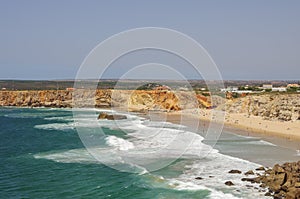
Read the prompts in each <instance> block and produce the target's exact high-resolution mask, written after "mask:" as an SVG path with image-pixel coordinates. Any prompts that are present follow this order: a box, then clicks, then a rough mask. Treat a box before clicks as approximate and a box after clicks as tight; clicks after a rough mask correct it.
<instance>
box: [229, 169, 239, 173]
mask: <svg viewBox="0 0 300 199" xmlns="http://www.w3.org/2000/svg"><path fill="white" fill-rule="evenodd" d="M228 173H232V174H241V173H242V172H241V171H240V170H236V169H233V170H230V171H229V172H228Z"/></svg>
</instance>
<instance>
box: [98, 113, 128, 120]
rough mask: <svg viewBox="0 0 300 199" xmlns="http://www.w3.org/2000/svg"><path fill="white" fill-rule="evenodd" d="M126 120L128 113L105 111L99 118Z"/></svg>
mask: <svg viewBox="0 0 300 199" xmlns="http://www.w3.org/2000/svg"><path fill="white" fill-rule="evenodd" d="M103 119H107V120H125V119H127V117H126V115H118V114H108V113H105V112H101V113H100V114H99V116H98V120H103Z"/></svg>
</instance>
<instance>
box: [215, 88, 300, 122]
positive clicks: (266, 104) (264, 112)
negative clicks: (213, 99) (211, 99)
mask: <svg viewBox="0 0 300 199" xmlns="http://www.w3.org/2000/svg"><path fill="white" fill-rule="evenodd" d="M218 109H222V110H226V111H227V112H229V113H245V114H247V115H248V116H251V115H253V116H261V117H263V118H264V119H266V120H281V121H297V120H300V94H264V95H255V96H254V95H250V96H246V97H242V98H237V99H231V100H228V101H227V102H226V104H225V105H221V106H219V107H218Z"/></svg>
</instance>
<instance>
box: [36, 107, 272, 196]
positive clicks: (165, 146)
mask: <svg viewBox="0 0 300 199" xmlns="http://www.w3.org/2000/svg"><path fill="white" fill-rule="evenodd" d="M79 116H80V117H79V118H77V120H76V122H69V123H52V124H44V125H36V126H35V128H39V129H55V130H66V129H74V128H75V126H80V127H87V128H99V127H107V128H111V129H118V128H120V129H122V130H123V131H124V132H126V133H127V134H128V135H129V138H128V139H123V138H119V137H116V136H108V137H106V138H105V141H106V144H107V145H108V146H109V147H108V148H98V149H92V150H91V151H92V154H93V152H94V154H98V155H97V156H95V157H96V158H97V159H98V160H99V161H101V162H103V163H105V164H110V163H112V164H115V163H125V164H129V165H133V166H136V165H134V164H138V165H140V168H144V167H145V168H147V164H148V163H149V164H150V163H153V160H155V161H160V160H164V159H172V158H173V159H176V158H178V157H181V158H185V159H193V163H191V164H189V165H185V167H184V168H183V169H184V174H182V175H180V176H179V177H177V178H173V179H171V180H170V181H169V185H170V186H171V187H173V188H175V189H178V190H201V189H203V190H205V189H208V190H210V191H211V194H210V198H214V199H215V198H248V199H252V198H253V199H254V198H255V199H256V198H264V195H263V194H264V193H258V191H257V190H254V188H253V189H252V188H247V187H246V186H245V185H246V184H247V183H248V182H243V181H241V178H242V177H243V176H242V174H229V173H228V171H229V170H231V169H238V170H241V171H243V172H246V171H248V170H253V169H255V168H257V167H259V166H260V165H257V164H255V163H251V162H249V161H246V160H242V159H239V158H234V157H231V156H227V155H223V154H220V153H219V152H218V151H217V150H215V149H213V148H212V147H210V146H209V145H206V144H204V143H202V141H203V137H201V136H200V135H198V134H195V133H193V132H189V131H186V130H185V129H184V126H181V125H174V124H171V123H161V124H160V123H159V122H150V121H148V120H145V119H142V118H140V117H137V116H132V115H128V114H127V115H126V116H127V118H128V119H126V120H119V121H109V120H96V118H95V117H94V115H91V114H86V113H83V112H81V113H80V114H79ZM162 127H163V128H162ZM250 142H252V141H250ZM253 144H269V143H265V142H264V141H262V140H260V141H253ZM89 150H90V149H89ZM91 151H90V152H91ZM115 151H119V152H120V153H119V152H118V153H115ZM111 154H113V155H111ZM35 158H46V159H50V160H54V161H58V162H81V163H82V162H92V163H96V162H97V161H96V160H95V159H93V158H91V155H90V154H89V153H88V152H87V151H81V150H69V151H65V152H60V153H53V154H44V155H41V154H38V155H35ZM133 160H136V161H133ZM128 161H129V162H128ZM144 171H145V172H147V170H146V169H144ZM198 176H201V177H202V178H204V180H195V177H198ZM209 176H214V177H209ZM226 181H232V182H233V183H234V184H235V186H232V187H228V186H226V185H225V184H224V183H225V182H226ZM236 189H238V190H240V192H236V191H235V190H236Z"/></svg>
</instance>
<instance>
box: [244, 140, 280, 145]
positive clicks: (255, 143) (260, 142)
mask: <svg viewBox="0 0 300 199" xmlns="http://www.w3.org/2000/svg"><path fill="white" fill-rule="evenodd" d="M248 144H254V145H267V146H277V145H275V144H273V143H271V142H267V141H265V140H258V141H250V142H248Z"/></svg>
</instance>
